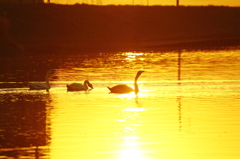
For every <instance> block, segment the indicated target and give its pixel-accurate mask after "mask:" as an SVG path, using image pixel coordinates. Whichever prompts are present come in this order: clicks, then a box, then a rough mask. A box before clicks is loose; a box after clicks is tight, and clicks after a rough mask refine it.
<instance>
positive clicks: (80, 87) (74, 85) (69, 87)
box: [67, 80, 93, 91]
mask: <svg viewBox="0 0 240 159" xmlns="http://www.w3.org/2000/svg"><path fill="white" fill-rule="evenodd" d="M88 87H90V88H91V89H93V86H92V84H91V83H90V82H89V81H88V80H85V81H84V83H83V85H82V84H80V83H72V84H69V85H67V90H68V91H86V90H88Z"/></svg>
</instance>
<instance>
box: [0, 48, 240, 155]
mask: <svg viewBox="0 0 240 159" xmlns="http://www.w3.org/2000/svg"><path fill="white" fill-rule="evenodd" d="M239 53H240V50H238V49H232V50H231V49H230V50H220V51H193V52H186V51H179V52H167V53H114V54H113V53H112V54H108V53H101V54H97V55H86V56H80V55H66V56H62V57H54V56H53V57H51V58H52V59H49V62H52V61H54V59H56V58H58V60H57V61H56V62H54V63H58V65H57V67H55V68H53V69H54V74H53V75H52V76H51V78H50V84H51V86H52V87H51V89H50V91H49V93H48V92H46V91H44V90H43V91H30V90H28V87H27V86H23V87H20V88H19V87H18V88H1V89H0V95H1V96H0V106H1V107H0V108H1V117H0V119H1V125H0V139H1V140H0V141H1V142H0V158H51V159H66V158H71V159H79V158H81V159H95V158H96V159H133V158H134V159H176V158H177V159H181V158H183V159H193V158H194V159H203V158H204V159H238V158H240V151H239V150H240V135H239V134H240V93H239V90H240V71H239V70H240V65H239V63H240V55H239ZM48 58H49V57H48ZM138 70H144V71H145V72H144V73H143V74H142V75H141V76H140V78H139V81H138V85H139V89H140V92H139V93H138V95H135V94H134V93H130V94H109V90H108V89H107V86H110V87H112V86H114V85H116V84H119V83H125V84H128V85H130V86H133V79H134V77H135V74H136V72H137V71H138ZM36 71H37V70H36ZM23 72H24V71H23ZM13 74H14V73H13ZM41 79H44V78H41ZM85 79H88V80H89V81H90V82H91V83H92V84H93V86H94V89H93V90H91V91H81V92H67V90H66V84H70V83H73V82H79V83H83V81H84V80H85ZM32 81H35V80H32ZM32 81H29V82H32ZM42 82H44V80H43V81H42ZM13 83H14V82H13Z"/></svg>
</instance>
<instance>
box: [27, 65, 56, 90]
mask: <svg viewBox="0 0 240 159" xmlns="http://www.w3.org/2000/svg"><path fill="white" fill-rule="evenodd" d="M52 72H53V71H52V70H48V71H47V74H46V84H45V83H41V82H35V83H30V84H29V88H30V90H44V89H46V91H47V92H48V91H49V89H50V88H51V87H50V84H49V81H48V79H49V76H50V75H51V74H52Z"/></svg>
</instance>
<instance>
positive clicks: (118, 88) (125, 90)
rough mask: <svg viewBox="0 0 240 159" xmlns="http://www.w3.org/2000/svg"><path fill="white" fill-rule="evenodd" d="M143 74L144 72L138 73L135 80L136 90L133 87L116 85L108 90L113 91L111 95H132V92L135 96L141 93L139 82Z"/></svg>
mask: <svg viewBox="0 0 240 159" xmlns="http://www.w3.org/2000/svg"><path fill="white" fill-rule="evenodd" d="M143 72H144V71H138V72H137V75H136V77H135V80H134V90H133V89H132V88H131V87H129V86H127V85H125V84H120V85H116V86H114V87H112V88H110V87H107V88H108V89H109V90H110V91H111V92H110V93H120V94H125V93H130V92H133V91H135V94H137V93H138V92H139V89H138V84H137V80H138V78H139V76H140V75H141V74H142V73H143Z"/></svg>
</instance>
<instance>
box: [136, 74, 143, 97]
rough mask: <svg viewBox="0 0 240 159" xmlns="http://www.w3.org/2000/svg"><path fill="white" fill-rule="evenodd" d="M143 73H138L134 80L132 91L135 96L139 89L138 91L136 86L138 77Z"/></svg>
mask: <svg viewBox="0 0 240 159" xmlns="http://www.w3.org/2000/svg"><path fill="white" fill-rule="evenodd" d="M142 73H143V71H139V72H138V73H137V75H136V77H135V79H134V91H135V94H137V93H138V92H139V89H138V84H137V80H138V78H139V76H140V75H141V74H142Z"/></svg>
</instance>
